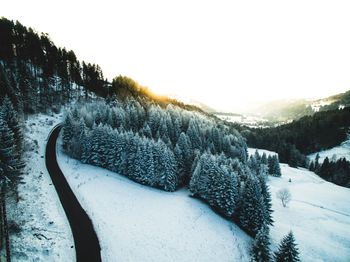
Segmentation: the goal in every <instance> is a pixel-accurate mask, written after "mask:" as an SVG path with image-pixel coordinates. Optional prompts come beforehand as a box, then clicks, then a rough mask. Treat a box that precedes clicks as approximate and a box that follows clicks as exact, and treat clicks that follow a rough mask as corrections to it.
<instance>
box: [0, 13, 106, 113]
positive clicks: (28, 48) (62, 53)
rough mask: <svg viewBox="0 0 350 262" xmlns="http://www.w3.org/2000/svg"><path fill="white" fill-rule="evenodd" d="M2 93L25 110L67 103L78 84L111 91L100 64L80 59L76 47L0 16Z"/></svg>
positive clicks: (101, 93) (97, 89)
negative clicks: (61, 44) (59, 44)
mask: <svg viewBox="0 0 350 262" xmlns="http://www.w3.org/2000/svg"><path fill="white" fill-rule="evenodd" d="M0 39H1V41H0V86H1V88H0V96H1V97H5V96H6V95H7V96H9V97H10V99H11V101H13V103H14V106H15V108H18V109H20V111H21V110H23V111H24V112H25V113H35V112H36V111H38V110H40V111H42V110H46V109H47V108H48V107H51V106H52V105H55V104H63V103H65V102H67V101H69V99H70V98H71V96H72V95H73V94H74V92H75V91H76V89H77V88H80V87H81V86H84V87H85V88H84V89H83V90H80V91H81V92H83V91H84V92H85V96H87V94H88V91H92V92H95V93H96V94H98V95H101V96H106V95H107V94H108V84H107V83H106V81H105V80H104V78H103V74H102V70H101V68H100V67H99V66H98V65H94V64H90V63H85V62H80V61H79V60H78V59H77V57H76V55H75V53H74V52H73V51H72V50H69V51H68V50H66V49H65V48H58V47H56V46H55V44H54V43H53V42H52V41H51V40H50V38H49V36H48V35H47V34H40V35H39V34H38V33H37V32H35V31H34V30H33V29H32V28H27V27H25V26H23V25H22V24H21V23H19V22H13V21H11V20H8V19H6V18H1V19H0Z"/></svg>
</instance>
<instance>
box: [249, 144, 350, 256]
mask: <svg viewBox="0 0 350 262" xmlns="http://www.w3.org/2000/svg"><path fill="white" fill-rule="evenodd" d="M255 150H256V149H255V148H249V149H248V153H249V154H254V153H255ZM258 152H259V154H262V153H263V152H265V153H266V154H267V155H269V154H276V153H274V152H271V151H267V150H262V149H258ZM281 171H282V176H281V177H272V176H269V177H268V185H269V187H270V191H271V196H272V209H273V210H274V212H273V220H274V221H275V222H274V226H272V227H270V232H271V238H272V250H276V249H277V247H278V244H279V241H280V240H281V239H282V238H283V237H284V236H285V235H286V234H287V233H288V232H289V231H290V230H292V231H293V233H294V236H295V238H296V242H297V244H298V248H299V251H300V258H301V261H310V262H314V261H315V262H316V261H330V262H337V261H339V262H340V261H344V262H348V261H350V205H349V199H350V189H349V188H345V187H341V186H337V185H335V184H333V183H330V182H327V181H325V180H323V179H322V178H320V177H319V176H318V175H316V174H315V173H313V172H310V171H309V170H306V169H304V168H292V167H290V166H289V165H287V164H281ZM289 180H290V181H291V182H289ZM282 188H287V189H288V190H289V191H290V193H291V195H292V199H291V202H290V203H289V204H288V205H287V207H285V208H284V207H283V206H282V203H281V200H280V199H278V198H277V197H276V193H277V191H279V190H280V189H282Z"/></svg>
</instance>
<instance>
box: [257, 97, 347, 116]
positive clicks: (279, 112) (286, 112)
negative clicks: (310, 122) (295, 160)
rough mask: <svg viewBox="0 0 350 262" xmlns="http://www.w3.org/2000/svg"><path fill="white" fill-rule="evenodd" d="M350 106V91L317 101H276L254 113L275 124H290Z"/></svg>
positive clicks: (260, 107) (266, 104)
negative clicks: (319, 113)
mask: <svg viewBox="0 0 350 262" xmlns="http://www.w3.org/2000/svg"><path fill="white" fill-rule="evenodd" d="M349 106H350V90H349V91H346V92H344V93H339V94H336V95H333V96H329V97H326V98H321V99H317V100H307V99H291V100H287V99H284V100H276V101H272V102H269V103H265V104H263V105H261V106H259V107H258V108H257V109H255V110H254V111H255V112H257V114H258V115H261V116H262V117H265V118H267V119H268V120H270V121H274V122H290V121H292V120H297V119H300V118H302V117H303V116H307V115H313V114H314V113H315V112H319V111H329V110H336V109H341V108H345V107H349Z"/></svg>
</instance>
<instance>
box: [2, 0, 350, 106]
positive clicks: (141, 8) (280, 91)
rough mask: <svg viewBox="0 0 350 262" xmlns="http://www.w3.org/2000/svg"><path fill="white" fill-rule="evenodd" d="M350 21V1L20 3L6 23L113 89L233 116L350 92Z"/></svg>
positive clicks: (10, 8)
mask: <svg viewBox="0 0 350 262" xmlns="http://www.w3.org/2000/svg"><path fill="white" fill-rule="evenodd" d="M53 6H54V7H53ZM53 8H54V9H55V11H54V12H53V11H52V9H53ZM349 12H350V8H349V3H348V2H347V1H332V2H325V1H293V2H283V1H282V2H281V1H263V2H261V1H253V2H252V1H249V2H247V1H243V2H242V1H215V3H214V2H209V1H173V2H168V1H156V0H153V1H147V2H146V1H136V0H134V1H103V0H102V1H99V2H92V1H73V2H72V1H69V2H68V1H59V2H57V3H56V4H55V5H54V3H52V4H50V5H47V3H46V2H45V1H43V0H39V1H35V2H33V1H31V2H29V1H23V0H13V1H7V3H3V4H2V7H1V13H0V16H1V15H4V16H6V17H8V18H10V19H18V20H20V21H21V22H22V23H24V24H28V25H31V26H33V27H34V28H35V29H36V30H38V31H44V32H49V33H50V35H51V37H52V39H53V40H54V41H55V42H56V43H58V44H59V45H60V46H66V47H67V48H68V49H74V50H78V51H79V53H78V54H77V55H78V56H79V57H81V58H82V59H84V60H87V61H93V62H95V63H98V64H100V65H101V67H102V68H103V70H104V72H105V76H107V77H108V78H109V79H110V80H111V79H112V78H113V77H115V76H116V75H119V74H122V75H127V76H130V77H131V78H133V79H135V80H137V81H138V82H139V83H140V84H142V85H144V86H148V87H149V88H151V89H152V90H154V91H155V92H157V93H160V94H169V93H172V94H173V93H176V94H179V95H182V96H187V97H192V98H196V99H197V100H199V101H202V102H205V103H207V104H209V105H210V106H214V107H217V108H218V109H221V110H222V109H224V110H227V109H231V108H234V107H237V106H241V105H242V104H246V102H247V101H248V100H250V101H256V100H260V101H261V100H271V99H276V98H296V97H319V96H327V95H330V94H334V93H337V92H341V91H344V90H347V89H349V77H348V72H349V71H350V64H349V63H348V62H347V61H349V60H350V49H349V48H348V46H349V45H350V38H349V36H348V34H347V33H346V32H347V31H348V28H347V27H348V25H349V24H350V17H349V16H348V13H349ZM63 18H64V19H63Z"/></svg>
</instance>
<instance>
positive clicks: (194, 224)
mask: <svg viewBox="0 0 350 262" xmlns="http://www.w3.org/2000/svg"><path fill="white" fill-rule="evenodd" d="M58 161H59V165H60V167H61V169H62V171H63V173H64V174H65V175H66V177H67V180H68V182H69V183H70V185H71V187H72V189H73V190H74V191H75V193H76V195H77V197H78V199H79V201H80V202H81V204H82V206H83V208H84V209H85V210H86V211H87V213H88V214H89V216H90V217H91V218H92V221H93V224H94V227H95V229H96V231H97V235H98V238H99V240H100V245H101V247H102V259H103V260H104V261H108V262H114V261H182V262H185V261H189V262H190V261H220V262H223V261H249V247H250V242H251V239H250V237H248V236H247V235H246V234H245V233H244V232H243V231H242V230H241V229H239V228H238V227H237V226H236V225H235V224H233V223H231V222H229V221H227V220H225V219H223V218H222V217H220V216H219V215H217V214H216V213H214V212H213V211H212V210H211V209H210V207H209V206H208V205H207V204H205V203H202V202H201V201H199V200H197V199H194V198H191V197H189V194H190V193H189V191H187V190H185V189H183V190H180V191H178V192H174V193H168V192H164V191H161V190H157V189H154V188H150V187H147V186H142V185H140V184H137V183H135V182H133V181H131V180H129V179H127V178H125V177H123V176H120V175H118V174H116V173H113V172H110V171H108V170H106V169H102V168H98V167H94V166H90V165H84V164H81V163H80V162H79V161H76V160H74V159H71V158H69V157H68V156H66V155H65V154H63V153H61V151H59V156H58Z"/></svg>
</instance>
